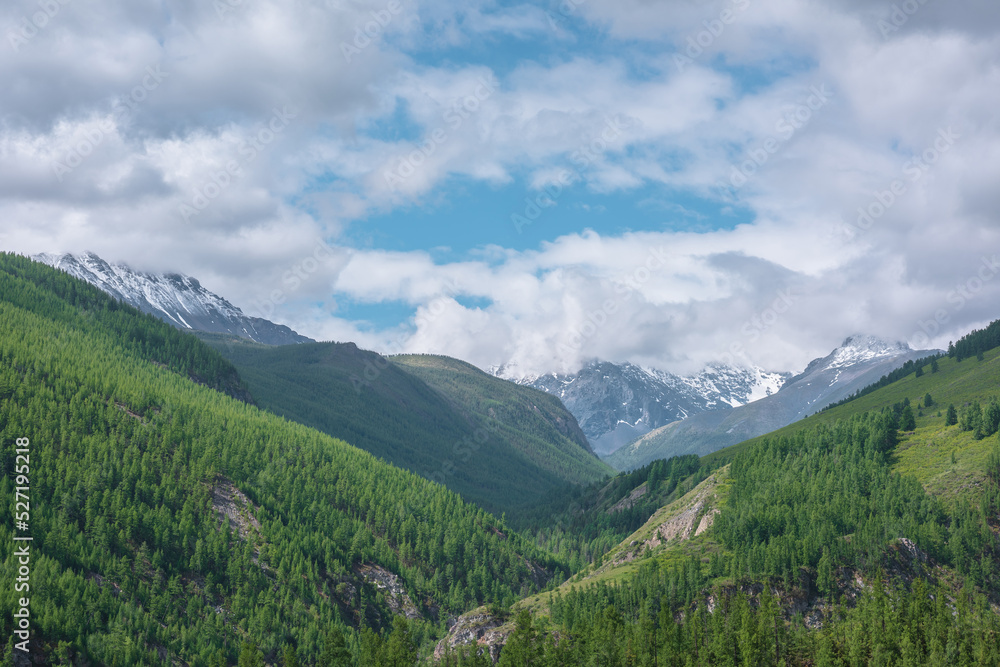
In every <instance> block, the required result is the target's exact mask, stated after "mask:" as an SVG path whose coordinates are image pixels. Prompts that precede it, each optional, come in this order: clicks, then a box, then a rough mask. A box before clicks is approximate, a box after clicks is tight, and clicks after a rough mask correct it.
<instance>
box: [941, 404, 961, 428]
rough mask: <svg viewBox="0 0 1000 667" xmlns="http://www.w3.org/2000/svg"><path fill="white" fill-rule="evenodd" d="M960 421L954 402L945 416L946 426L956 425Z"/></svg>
mask: <svg viewBox="0 0 1000 667" xmlns="http://www.w3.org/2000/svg"><path fill="white" fill-rule="evenodd" d="M957 423H958V411H957V410H955V404H954V403H952V404H950V405H949V406H948V412H947V413H946V414H945V417H944V425H945V426H954V425H955V424H957Z"/></svg>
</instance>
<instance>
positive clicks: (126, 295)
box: [32, 252, 312, 345]
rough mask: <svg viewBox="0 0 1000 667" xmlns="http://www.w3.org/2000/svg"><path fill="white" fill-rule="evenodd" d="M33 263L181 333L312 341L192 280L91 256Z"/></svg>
mask: <svg viewBox="0 0 1000 667" xmlns="http://www.w3.org/2000/svg"><path fill="white" fill-rule="evenodd" d="M32 259H34V260H36V261H39V262H43V263H45V264H48V265H49V266H52V267H54V268H57V269H61V270H62V271H65V272H66V273H68V274H70V275H71V276H74V277H75V278H79V279H81V280H84V281H86V282H88V283H90V284H91V285H94V286H95V287H97V288H99V289H101V290H103V291H104V292H107V293H108V294H110V295H111V296H113V297H115V298H116V299H119V300H120V301H124V302H125V303H127V304H129V305H131V306H134V307H136V308H138V309H139V310H141V311H143V312H146V313H151V314H153V315H155V316H157V317H159V318H160V319H162V320H164V321H166V322H169V323H170V324H172V325H174V326H175V327H177V328H178V329H188V330H198V331H207V332H211V333H227V334H232V335H235V336H239V337H241V338H246V339H248V340H252V341H255V342H257V343H264V344H267V345H287V344H290V343H307V342H312V341H311V339H309V338H306V337H305V336H300V335H299V334H297V333H295V332H294V331H292V330H291V329H289V328H288V327H286V326H282V325H279V324H275V323H274V322H270V321H268V320H264V319H261V318H258V317H247V316H246V315H245V314H244V313H243V311H241V310H240V309H239V308H237V307H236V306H234V305H233V304H231V303H230V302H229V301H227V300H226V299H224V298H222V297H221V296H219V295H218V294H214V293H213V292H210V291H209V290H207V289H205V288H204V287H202V285H201V283H200V282H198V280H197V279H195V278H192V277H191V276H186V275H182V274H179V273H158V274H154V273H143V272H140V271H134V270H133V269H131V268H130V267H129V266H127V265H125V264H111V263H108V262H106V261H104V260H103V259H101V258H100V257H98V256H97V255H95V254H94V253H92V252H85V253H82V254H79V255H73V254H70V253H65V254H61V255H60V254H55V253H42V254H39V255H35V256H33V257H32Z"/></svg>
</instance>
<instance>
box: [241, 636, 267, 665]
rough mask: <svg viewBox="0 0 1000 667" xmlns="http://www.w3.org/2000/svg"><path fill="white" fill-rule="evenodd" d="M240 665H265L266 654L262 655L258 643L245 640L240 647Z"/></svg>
mask: <svg viewBox="0 0 1000 667" xmlns="http://www.w3.org/2000/svg"><path fill="white" fill-rule="evenodd" d="M237 664H238V665H239V667H264V656H263V655H261V652H260V649H258V648H257V644H256V643H254V642H252V641H245V642H243V644H242V645H241V647H240V655H239V661H238V662H237Z"/></svg>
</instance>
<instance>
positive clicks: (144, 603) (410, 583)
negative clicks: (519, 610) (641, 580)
mask: <svg viewBox="0 0 1000 667" xmlns="http://www.w3.org/2000/svg"><path fill="white" fill-rule="evenodd" d="M192 377H194V378H197V379H198V381H199V382H200V384H199V382H194V381H192V379H191V378H192ZM203 385H210V386H215V387H218V388H220V389H227V388H228V389H238V377H237V376H235V374H234V373H233V370H232V366H231V365H230V364H229V363H228V362H227V361H225V360H224V359H222V358H221V357H220V356H219V355H218V354H216V353H215V352H213V351H212V350H211V349H209V348H208V347H206V346H204V345H203V344H202V343H200V342H199V341H198V340H197V339H195V338H193V337H191V336H188V335H186V334H182V333H180V332H178V331H176V330H174V329H173V328H171V327H170V326H168V325H166V324H164V323H162V322H160V321H159V320H156V319H154V318H152V317H148V316H144V315H141V314H139V313H138V311H135V310H133V309H131V308H128V307H125V306H122V305H120V304H118V303H117V302H115V301H113V300H112V299H110V298H109V297H107V296H105V295H104V294H103V293H101V292H100V291H98V290H97V289H95V288H92V287H90V286H88V285H85V284H84V283H82V282H79V281H76V280H75V279H72V278H70V277H69V276H67V275H65V274H62V273H60V272H57V271H55V270H53V269H50V268H48V267H45V266H43V265H40V264H36V263H33V262H30V261H29V260H26V259H24V258H21V257H17V256H12V255H0V442H2V443H3V450H2V455H0V459H2V466H3V470H4V476H3V478H2V480H0V498H2V502H3V506H4V507H7V508H9V511H7V512H5V514H4V519H3V521H2V523H0V561H2V563H3V576H4V580H5V581H7V582H13V581H14V580H15V577H16V576H17V572H18V568H19V567H20V565H23V560H22V559H21V557H15V555H14V549H15V546H17V547H21V546H22V545H24V544H26V543H25V542H15V541H14V540H13V537H14V536H15V535H18V536H30V537H31V538H32V539H33V541H31V542H30V543H27V544H28V545H29V548H30V554H31V555H30V590H26V591H23V592H21V591H15V590H14V587H13V585H9V584H5V585H4V587H3V589H2V590H3V592H2V600H3V603H2V604H3V615H2V616H0V632H2V636H3V637H5V638H10V637H12V636H13V635H12V631H13V629H14V627H15V626H14V621H15V619H14V616H13V614H14V611H15V610H17V609H20V605H19V599H20V598H21V597H26V598H30V632H31V647H32V650H33V651H34V654H33V656H32V658H33V660H34V661H35V662H36V664H79V665H87V664H94V665H96V664H104V665H177V664H186V665H227V664H228V665H232V664H236V663H237V661H239V664H241V665H243V664H260V662H258V660H260V659H266V661H267V662H268V663H269V664H277V662H278V661H279V656H280V655H282V654H284V653H285V652H286V651H287V652H288V653H289V655H290V656H291V655H292V652H297V655H298V656H300V658H295V660H296V661H300V664H306V665H312V664H317V663H318V662H319V661H320V660H321V655H326V656H327V658H330V659H332V658H331V657H330V656H334V655H336V654H337V652H338V651H342V650H343V649H342V648H341V649H338V646H345V644H344V637H345V636H346V646H347V647H349V648H350V649H351V651H352V652H353V653H354V655H355V657H356V659H357V660H358V664H365V665H375V664H406V661H407V660H408V661H409V664H412V662H413V661H414V660H415V658H416V653H415V651H416V648H415V647H416V646H418V645H420V644H421V643H422V642H423V640H425V639H428V638H433V636H434V635H435V633H437V632H438V627H439V626H438V623H439V622H443V621H444V620H445V619H446V618H447V617H448V616H449V615H450V614H456V613H460V612H462V611H463V610H466V609H468V608H470V607H474V606H476V605H479V604H483V603H503V602H507V603H509V602H511V601H513V600H514V599H515V598H516V597H518V596H521V595H524V594H526V593H529V592H531V591H533V590H539V589H540V588H541V587H544V586H545V585H546V583H547V582H548V581H549V580H550V578H552V577H553V575H558V574H559V573H560V571H561V570H560V568H561V567H562V566H561V564H560V563H559V562H558V561H556V560H555V559H553V558H552V557H551V556H548V555H547V554H545V553H543V552H541V551H539V550H538V549H536V548H535V547H533V546H532V545H531V544H530V543H529V542H527V541H526V540H524V539H522V538H521V537H520V536H518V535H517V534H516V533H512V532H511V531H509V530H508V529H507V527H506V526H505V525H504V524H503V523H502V522H499V521H498V520H496V519H495V518H494V517H492V516H491V515H489V514H487V513H486V512H484V511H482V510H481V509H478V508H476V507H474V506H472V505H469V504H466V503H465V502H464V501H463V500H462V499H461V498H460V497H459V496H457V495H456V494H454V493H452V492H450V491H448V490H446V489H445V488H444V487H442V486H440V485H437V484H434V483H432V482H429V481H427V480H425V479H423V478H421V477H419V476H416V475H413V474H411V473H408V472H404V471H402V470H400V469H398V468H395V467H393V466H390V465H388V464H386V463H383V462H381V461H379V460H378V459H376V458H375V457H373V456H372V455H370V454H368V453H367V452H364V451H362V450H359V449H356V448H354V447H352V446H350V445H348V444H346V443H344V442H343V441H340V440H336V439H333V438H331V437H329V436H327V435H324V434H322V433H319V432H318V431H315V430H313V429H310V428H307V427H305V426H301V425H299V424H295V423H290V422H288V421H285V420H284V419H282V418H280V417H277V416H274V415H272V414H269V413H267V412H263V411H261V410H260V409H258V408H257V407H254V406H252V405H248V404H247V403H245V402H241V401H239V400H236V399H234V398H232V397H230V396H227V395H225V394H223V393H221V392H219V391H216V390H214V389H212V388H209V386H203ZM15 446H17V447H21V448H27V449H29V450H30V453H29V460H30V464H29V466H28V467H27V468H22V469H21V470H20V471H19V474H20V475H21V476H15V475H14V474H13V473H14V471H15V465H18V466H21V465H22V463H24V459H17V458H16V454H18V453H19V452H16V451H15ZM15 486H17V487H28V490H27V491H25V490H24V489H23V488H21V489H18V490H19V491H21V492H22V493H26V494H27V495H28V497H29V498H30V517H23V519H24V520H25V522H26V523H27V527H25V526H23V525H19V526H15V524H14V509H15ZM18 500H20V498H18ZM20 520H21V519H20V518H19V521H20ZM563 572H565V571H563ZM404 617H405V618H408V619H409V621H408V622H407V621H404V620H401V619H403V618H404ZM366 627H367V628H374V629H375V632H373V631H371V630H364V631H358V629H359V628H366ZM390 627H391V628H392V632H391V633H389V628H390ZM383 629H384V630H385V633H386V634H385V641H384V642H383V639H382V637H383V635H382V634H381V631H382V630H383ZM5 641H6V640H5ZM11 649H12V643H8V644H6V650H5V653H4V658H3V659H4V660H5V661H9V660H10V659H11ZM324 652H325V653H324ZM387 656H388V657H387ZM323 659H326V658H323ZM398 660H402V661H403V662H402V663H399V662H393V661H398ZM285 664H288V663H287V662H286V663H285ZM327 664H329V663H327Z"/></svg>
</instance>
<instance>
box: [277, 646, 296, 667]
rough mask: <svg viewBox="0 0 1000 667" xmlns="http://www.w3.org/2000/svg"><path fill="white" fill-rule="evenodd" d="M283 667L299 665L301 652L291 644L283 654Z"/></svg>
mask: <svg viewBox="0 0 1000 667" xmlns="http://www.w3.org/2000/svg"><path fill="white" fill-rule="evenodd" d="M281 667H299V653H298V651H296V650H295V647H294V646H292V645H291V644H289V645H288V646H286V647H285V651H284V653H282V654H281Z"/></svg>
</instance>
